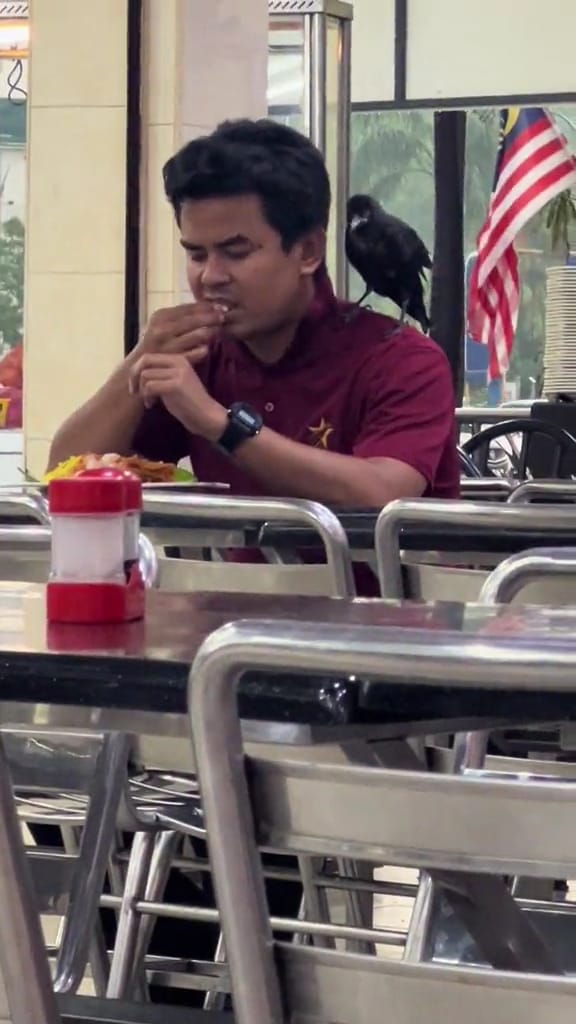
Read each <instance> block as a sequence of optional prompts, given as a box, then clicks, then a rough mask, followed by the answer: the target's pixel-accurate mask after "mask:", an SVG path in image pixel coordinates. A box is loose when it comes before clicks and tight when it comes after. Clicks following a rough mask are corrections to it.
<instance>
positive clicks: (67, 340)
mask: <svg viewBox="0 0 576 1024" xmlns="http://www.w3.org/2000/svg"><path fill="white" fill-rule="evenodd" d="M30 6H31V37H32V43H31V56H30V99H29V108H30V113H29V152H28V175H29V180H28V201H27V224H26V227H27V231H26V287H25V420H24V427H25V445H26V456H27V466H28V468H29V470H30V471H31V472H33V473H35V474H39V473H41V472H42V471H43V469H44V466H45V462H46V456H47V450H48V445H49V442H50V439H51V437H52V436H53V434H54V431H55V430H56V428H57V426H58V425H59V423H60V422H61V421H62V419H63V417H64V416H66V415H67V414H68V413H70V412H71V411H72V410H73V409H74V408H75V407H76V406H77V405H78V404H79V403H80V402H82V401H83V400H85V399H86V398H87V397H88V395H90V394H91V393H92V392H93V391H94V389H95V387H96V386H97V385H98V384H99V383H100V382H101V381H102V380H103V379H104V377H105V375H106V374H108V373H109V372H110V370H111V369H112V368H113V366H114V365H115V364H116V363H117V362H118V360H119V359H120V358H121V356H122V353H123V348H124V256H125V242H124V234H125V231H124V218H125V179H126V78H127V75H126V15H127V2H126V0H98V2H97V3H93V2H88V0H80V2H78V0H32V2H31V5H30Z"/></svg>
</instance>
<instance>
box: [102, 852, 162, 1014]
mask: <svg viewBox="0 0 576 1024" xmlns="http://www.w3.org/2000/svg"><path fill="white" fill-rule="evenodd" d="M155 839H156V836H155V834H154V833H153V832H137V833H136V834H135V836H134V842H133V844H132V851H131V853H130V861H129V863H128V870H127V872H126V884H125V886H124V894H123V896H122V904H121V906H120V915H119V920H118V931H117V932H116V942H115V943H114V952H113V954H112V963H111V965H110V978H109V981H108V989H107V991H106V995H107V997H108V998H109V999H126V998H129V996H130V989H131V984H132V978H133V971H134V952H135V949H136V945H137V942H138V927H139V924H140V917H141V915H140V913H139V912H138V911H137V910H136V902H137V900H139V899H142V898H143V896H144V893H145V891H146V883H147V881H148V876H149V872H150V864H151V861H152V854H153V852H154V843H155Z"/></svg>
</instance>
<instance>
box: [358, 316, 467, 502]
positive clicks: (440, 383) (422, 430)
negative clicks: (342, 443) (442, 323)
mask: <svg viewBox="0 0 576 1024" xmlns="http://www.w3.org/2000/svg"><path fill="white" fill-rule="evenodd" d="M415 334H416V332H412V331H406V332H402V334H399V336H398V341H397V342H396V344H395V347H397V353H396V358H395V359H391V358H390V353H387V355H386V359H385V360H384V359H382V357H381V356H379V353H378V351H377V352H375V353H374V355H373V357H372V358H371V359H369V360H367V363H366V364H365V366H364V368H363V371H364V372H363V374H362V383H363V396H362V399H361V417H360V429H359V432H358V435H357V437H356V441H355V444H354V448H353V454H354V455H356V456H358V457H359V458H363V459H377V458H389V459H398V461H399V462H404V463H406V464H407V465H408V466H412V468H413V469H415V470H417V471H418V473H420V474H421V475H422V476H423V477H424V479H425V480H426V481H427V483H428V485H429V486H432V485H433V484H434V481H435V478H436V473H437V471H438V466H439V463H440V459H441V457H442V454H443V452H444V450H445V448H446V444H447V442H448V441H449V439H450V438H452V437H453V438H454V439H455V426H454V393H453V388H452V376H451V372H450V367H449V364H448V360H447V359H446V357H445V355H444V353H443V352H442V350H441V349H440V348H439V347H438V346H437V345H436V344H435V343H434V342H432V341H430V340H429V339H424V338H421V337H420V336H417V339H416V338H415V337H414V335H415ZM454 443H455V440H454Z"/></svg>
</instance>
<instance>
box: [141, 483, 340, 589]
mask: <svg viewBox="0 0 576 1024" xmlns="http://www.w3.org/2000/svg"><path fill="white" fill-rule="evenodd" d="M266 522H274V523H284V524H286V525H288V526H293V525H305V526H307V527H309V528H311V529H312V530H313V531H314V533H315V534H316V535H317V536H318V543H319V547H320V549H321V550H323V551H324V553H325V556H326V562H325V564H318V565H303V564H298V565H294V564H293V565H289V564H283V563H281V562H280V561H279V560H278V559H277V558H276V557H275V555H274V553H273V552H268V554H269V556H270V558H271V562H269V563H268V564H266V563H263V564H259V563H258V562H246V563H241V562H234V561H226V560H225V559H223V557H222V555H221V554H219V553H220V552H222V551H225V550H226V549H231V548H232V549H238V548H242V547H243V546H244V543H245V537H244V534H245V527H246V525H248V526H249V527H251V533H252V534H256V533H257V529H256V526H257V525H262V524H264V523H266ZM216 524H218V526H217V525H216ZM143 527H144V529H145V531H146V534H147V536H148V537H149V538H150V540H151V541H152V542H153V543H154V544H155V545H156V546H157V548H159V549H160V551H161V554H160V563H159V567H160V587H161V588H162V589H163V590H178V591H190V590H218V591H222V590H225V591H227V592H232V591H236V592H238V591H239V592H243V593H246V592H251V593H282V594H288V593H292V594H321V595H325V594H330V595H331V596H334V597H341V596H349V595H351V594H354V593H355V589H354V580H353V575H352V566H351V560H350V551H349V547H348V541H347V538H346V534H345V533H344V530H343V528H342V526H341V524H340V521H339V520H338V518H337V516H336V515H335V514H334V513H333V512H330V510H329V509H327V508H325V507H324V506H323V505H319V504H318V503H317V502H312V501H300V500H297V499H290V500H288V499H280V498H265V499H259V498H237V497H226V496H220V495H196V494H187V495H159V494H156V495H146V496H145V498H144V516H143ZM252 547H254V548H257V547H258V544H257V540H256V538H254V541H253V543H252ZM175 548H177V549H181V551H182V552H183V554H184V557H173V556H172V554H171V552H172V551H173V550H174V549H175ZM207 548H209V549H211V552H212V553H214V554H215V556H216V555H217V554H218V556H219V557H218V560H213V561H206V560H205V559H204V558H202V557H197V556H195V549H196V551H197V553H198V554H199V555H200V556H201V555H202V549H204V550H205V549H207ZM166 551H168V554H166ZM190 555H192V556H193V557H189V556H190Z"/></svg>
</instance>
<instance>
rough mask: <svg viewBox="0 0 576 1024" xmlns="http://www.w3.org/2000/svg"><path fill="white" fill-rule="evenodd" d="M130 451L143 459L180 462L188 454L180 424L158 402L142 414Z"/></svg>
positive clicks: (186, 441)
mask: <svg viewBox="0 0 576 1024" xmlns="http://www.w3.org/2000/svg"><path fill="white" fill-rule="evenodd" d="M132 451H133V452H134V453H135V454H136V455H141V456H142V458H144V459H153V460H155V461H156V460H157V461H159V462H180V459H183V458H184V457H185V456H186V455H188V454H189V445H188V436H187V434H186V431H185V429H184V427H183V426H182V424H181V423H180V422H179V421H178V420H177V419H175V418H174V416H171V415H170V413H169V412H168V410H167V409H166V408H165V406H163V405H162V404H161V403H160V402H159V403H158V404H157V405H154V406H153V407H152V408H151V409H147V410H146V412H145V413H144V415H143V417H142V419H141V420H140V423H139V425H138V428H137V430H136V433H135V434H134V438H133V441H132Z"/></svg>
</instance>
